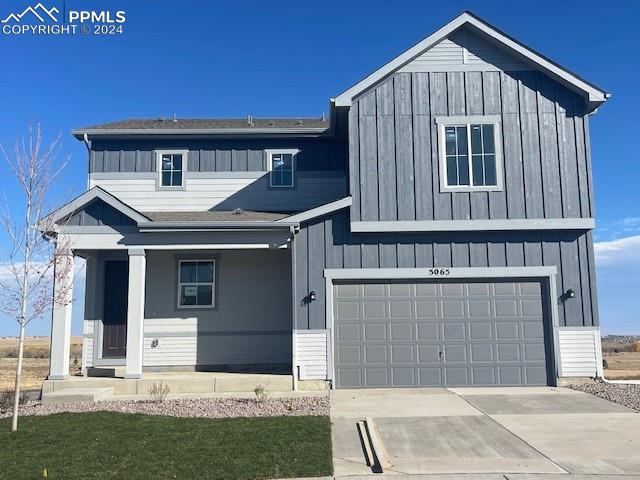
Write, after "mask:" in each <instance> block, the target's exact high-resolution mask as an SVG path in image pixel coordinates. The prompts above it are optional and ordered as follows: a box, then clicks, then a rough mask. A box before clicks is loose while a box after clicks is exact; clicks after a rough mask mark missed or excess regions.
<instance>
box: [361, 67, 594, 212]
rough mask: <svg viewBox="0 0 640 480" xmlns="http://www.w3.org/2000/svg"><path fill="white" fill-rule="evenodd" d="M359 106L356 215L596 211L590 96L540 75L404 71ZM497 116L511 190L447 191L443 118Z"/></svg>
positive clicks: (507, 184)
mask: <svg viewBox="0 0 640 480" xmlns="http://www.w3.org/2000/svg"><path fill="white" fill-rule="evenodd" d="M351 108H352V112H351V115H350V139H349V141H350V147H349V164H350V173H351V175H352V176H353V177H354V178H352V181H351V194H352V196H354V207H353V211H352V217H351V219H352V220H353V221H357V220H362V221H376V220H432V219H439V220H466V219H482V220H484V219H504V218H510V219H511V218H513V219H519V218H578V217H590V216H593V209H592V200H591V190H592V185H591V183H592V182H591V172H590V168H591V167H590V158H589V155H590V154H589V144H588V143H589V142H588V138H589V137H588V125H587V117H586V116H585V114H584V102H583V100H582V99H581V98H579V97H577V96H576V95H575V94H573V93H572V92H570V91H569V90H567V89H566V88H564V87H563V86H561V85H559V84H557V83H555V82H553V81H552V80H550V79H549V78H548V77H546V76H544V75H543V74H541V73H539V72H534V71H517V72H504V71H484V72H480V71H464V72H400V73H396V74H395V75H393V76H392V77H391V78H389V79H386V80H385V81H384V82H382V83H381V84H378V85H377V86H376V87H374V88H372V89H370V90H369V91H367V92H365V93H364V94H363V95H362V96H360V97H358V98H357V99H355V100H354V102H353V106H352V107H351ZM496 114H497V115H500V116H501V118H502V125H501V137H502V152H503V159H502V161H503V172H504V180H505V185H504V190H503V191H501V192H490V193H487V192H472V193H467V192H455V193H450V192H446V193H441V192H440V184H439V182H440V174H441V172H439V153H440V152H439V151H438V136H437V128H436V125H435V123H434V119H435V117H436V116H447V115H449V116H450V115H496Z"/></svg>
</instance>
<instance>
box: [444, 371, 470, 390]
mask: <svg viewBox="0 0 640 480" xmlns="http://www.w3.org/2000/svg"><path fill="white" fill-rule="evenodd" d="M444 384H445V385H456V386H464V385H469V372H468V370H467V367H445V368H444Z"/></svg>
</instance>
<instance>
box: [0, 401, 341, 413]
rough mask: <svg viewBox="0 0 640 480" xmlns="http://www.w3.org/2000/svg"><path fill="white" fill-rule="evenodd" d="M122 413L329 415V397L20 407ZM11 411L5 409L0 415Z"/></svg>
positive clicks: (33, 410) (34, 410) (25, 410)
mask: <svg viewBox="0 0 640 480" xmlns="http://www.w3.org/2000/svg"><path fill="white" fill-rule="evenodd" d="M98 411H108V412H120V413H143V414H146V415H165V416H171V417H191V418H193V417H203V418H232V417H280V416H305V415H310V416H325V415H329V399H328V398H327V397H324V396H323V397H302V398H271V399H268V400H265V401H262V402H258V401H256V400H255V399H248V398H198V399H195V398H194V399H174V400H165V401H164V402H152V401H133V400H132V401H103V402H80V403H67V404H53V405H43V404H42V403H40V402H39V401H27V402H26V403H25V404H24V405H22V406H21V407H20V415H22V416H30V415H52V414H55V413H63V412H72V413H79V412H98ZM10 415H11V412H1V413H0V418H5V417H9V416H10Z"/></svg>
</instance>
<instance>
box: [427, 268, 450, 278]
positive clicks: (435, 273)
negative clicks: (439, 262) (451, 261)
mask: <svg viewBox="0 0 640 480" xmlns="http://www.w3.org/2000/svg"><path fill="white" fill-rule="evenodd" d="M450 273H451V272H450V271H449V269H448V268H430V269H429V275H431V276H432V277H441V276H446V275H449V274H450Z"/></svg>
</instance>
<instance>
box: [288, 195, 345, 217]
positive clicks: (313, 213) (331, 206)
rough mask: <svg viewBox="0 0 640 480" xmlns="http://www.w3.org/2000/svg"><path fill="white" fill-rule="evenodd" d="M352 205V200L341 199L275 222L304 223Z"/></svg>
mask: <svg viewBox="0 0 640 480" xmlns="http://www.w3.org/2000/svg"><path fill="white" fill-rule="evenodd" d="M352 203H353V199H352V198H351V197H345V198H341V199H340V200H336V201H335V202H331V203H327V204H325V205H320V206H319V207H315V208H312V209H311V210H306V211H304V212H300V213H296V214H295V215H291V216H290V217H285V218H283V219H281V220H277V222H286V223H302V222H306V221H307V220H311V219H314V218H317V217H321V216H322V215H326V214H327V213H332V212H335V211H337V210H342V209H343V208H347V207H350V206H351V204H352Z"/></svg>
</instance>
